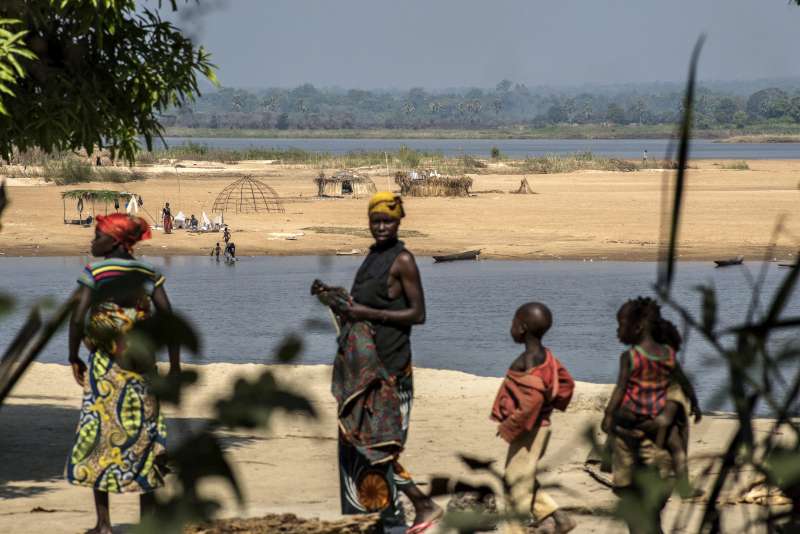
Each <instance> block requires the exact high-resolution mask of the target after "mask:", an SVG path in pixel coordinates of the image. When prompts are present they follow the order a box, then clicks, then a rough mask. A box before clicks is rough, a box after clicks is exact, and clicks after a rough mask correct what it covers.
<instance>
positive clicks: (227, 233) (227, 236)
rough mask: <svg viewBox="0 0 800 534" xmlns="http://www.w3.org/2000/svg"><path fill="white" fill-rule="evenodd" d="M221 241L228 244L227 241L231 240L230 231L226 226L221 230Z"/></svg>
mask: <svg viewBox="0 0 800 534" xmlns="http://www.w3.org/2000/svg"><path fill="white" fill-rule="evenodd" d="M222 240H223V241H225V244H226V245H227V244H228V241H230V240H231V231H230V229H229V228H228V227H227V226H226V227H225V229H224V230H222Z"/></svg>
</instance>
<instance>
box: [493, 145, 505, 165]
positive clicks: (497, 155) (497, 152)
mask: <svg viewBox="0 0 800 534" xmlns="http://www.w3.org/2000/svg"><path fill="white" fill-rule="evenodd" d="M491 156H492V159H493V160H495V161H497V160H498V159H502V157H503V154H502V153H501V152H500V149H499V148H497V147H496V146H493V147H492V152H491Z"/></svg>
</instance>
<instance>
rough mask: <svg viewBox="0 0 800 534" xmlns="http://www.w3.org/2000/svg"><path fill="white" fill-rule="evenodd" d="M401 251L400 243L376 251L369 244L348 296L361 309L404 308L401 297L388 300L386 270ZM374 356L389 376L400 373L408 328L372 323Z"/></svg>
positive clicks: (406, 352)
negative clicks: (368, 250) (381, 363)
mask: <svg viewBox="0 0 800 534" xmlns="http://www.w3.org/2000/svg"><path fill="white" fill-rule="evenodd" d="M404 250H405V244H404V243H403V242H402V241H395V242H394V243H389V244H387V245H385V246H382V247H380V248H378V247H377V246H375V245H373V246H372V247H371V248H370V252H369V254H368V255H367V257H366V258H365V259H364V263H362V264H361V267H360V268H359V269H358V272H357V273H356V279H355V282H353V289H352V290H351V291H350V295H351V296H352V297H353V300H354V301H356V302H358V303H359V304H363V305H364V306H369V307H370V308H375V309H378V310H403V309H405V308H408V299H406V296H405V295H404V294H402V295H400V297H398V298H396V299H390V298H389V284H388V282H389V270H390V269H391V267H392V264H394V260H396V259H397V256H399V255H400V253H401V252H403V251H404ZM373 328H374V330H375V345H376V348H377V351H378V357H379V358H380V359H381V361H382V362H383V364H384V366H386V370H387V371H388V372H389V373H390V374H393V375H397V374H401V373H402V372H403V371H404V370H405V369H406V367H408V364H409V363H410V362H411V339H410V336H411V327H410V326H398V325H393V324H380V323H375V324H373Z"/></svg>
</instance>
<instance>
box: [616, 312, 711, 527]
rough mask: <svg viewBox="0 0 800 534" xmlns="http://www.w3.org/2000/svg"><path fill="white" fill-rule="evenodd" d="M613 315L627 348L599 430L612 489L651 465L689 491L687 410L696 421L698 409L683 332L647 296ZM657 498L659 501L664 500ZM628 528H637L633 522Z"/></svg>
mask: <svg viewBox="0 0 800 534" xmlns="http://www.w3.org/2000/svg"><path fill="white" fill-rule="evenodd" d="M617 321H618V323H619V326H618V328H617V336H618V337H619V340H620V341H621V342H622V343H624V344H626V345H630V346H631V348H630V349H628V350H626V351H625V352H623V353H622V355H621V356H620V364H619V376H618V378H617V384H616V386H615V388H614V391H613V393H612V394H611V398H610V399H609V401H608V406H607V407H606V411H605V417H604V418H603V423H602V429H603V431H605V432H606V433H609V435H610V436H611V437H612V439H613V447H612V469H613V479H614V487H615V492H617V493H618V494H620V495H624V494H625V493H626V492H629V491H637V489H636V488H635V487H634V486H635V480H634V476H633V475H634V470H635V469H636V468H637V467H641V466H644V465H653V466H655V467H656V468H657V469H658V471H659V473H660V475H661V476H662V478H666V477H668V476H669V474H670V471H672V472H674V474H675V475H676V476H677V478H678V483H679V486H678V489H679V490H682V491H681V493H683V494H684V495H687V496H689V495H691V494H689V493H688V491H689V486H688V484H689V480H688V478H689V473H688V464H687V457H688V443H689V416H690V415H694V418H695V422H699V421H700V418H701V413H700V408H699V404H698V401H697V397H696V395H695V392H694V389H693V388H692V385H691V383H690V382H689V380H688V378H687V377H686V375H685V374H684V373H683V370H682V369H681V366H680V363H679V362H678V360H677V358H676V352H677V351H678V350H679V349H680V348H681V344H682V341H683V340H682V339H681V335H680V333H679V332H678V329H677V328H676V327H675V325H674V324H672V323H671V322H670V321H668V320H666V319H664V318H663V317H662V316H661V308H660V307H659V305H658V303H657V302H656V301H655V300H653V299H651V298H645V297H639V298H637V299H634V300H629V301H628V302H626V303H625V304H624V305H623V306H622V307H621V308H620V310H619V312H618V313H617ZM666 497H669V495H667V496H666ZM660 504H661V506H662V507H663V505H664V504H666V501H664V502H662V503H660ZM629 528H630V529H631V532H636V529H635V526H634V525H629Z"/></svg>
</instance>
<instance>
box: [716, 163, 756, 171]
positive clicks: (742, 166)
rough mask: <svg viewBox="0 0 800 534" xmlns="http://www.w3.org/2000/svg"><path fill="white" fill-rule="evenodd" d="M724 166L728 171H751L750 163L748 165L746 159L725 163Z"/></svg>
mask: <svg viewBox="0 0 800 534" xmlns="http://www.w3.org/2000/svg"><path fill="white" fill-rule="evenodd" d="M722 168H723V169H725V170H728V171H749V170H750V165H748V164H747V162H746V161H744V160H741V161H732V162H730V163H724V164H723V165H722Z"/></svg>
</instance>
